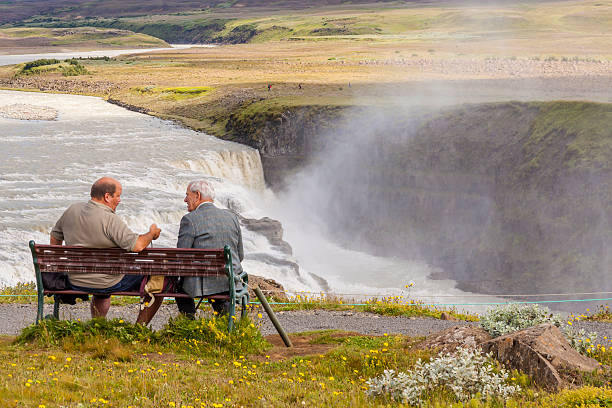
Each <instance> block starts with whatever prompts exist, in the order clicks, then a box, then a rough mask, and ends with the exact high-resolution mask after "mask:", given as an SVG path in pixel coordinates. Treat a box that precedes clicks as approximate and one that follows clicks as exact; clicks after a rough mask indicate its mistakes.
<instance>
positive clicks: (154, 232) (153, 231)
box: [149, 224, 161, 241]
mask: <svg viewBox="0 0 612 408" xmlns="http://www.w3.org/2000/svg"><path fill="white" fill-rule="evenodd" d="M160 233H161V229H160V228H157V225H156V224H151V226H150V227H149V234H152V240H153V241H155V240H156V239H157V238H159V234H160Z"/></svg>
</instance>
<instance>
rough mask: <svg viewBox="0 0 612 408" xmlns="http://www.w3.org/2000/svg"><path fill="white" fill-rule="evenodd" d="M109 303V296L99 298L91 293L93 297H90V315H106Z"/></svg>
mask: <svg viewBox="0 0 612 408" xmlns="http://www.w3.org/2000/svg"><path fill="white" fill-rule="evenodd" d="M110 304H111V300H110V296H109V297H103V298H99V297H97V296H96V295H93V299H91V317H106V314H107V313H108V309H109V308H110Z"/></svg>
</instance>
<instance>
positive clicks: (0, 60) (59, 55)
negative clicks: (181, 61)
mask: <svg viewBox="0 0 612 408" xmlns="http://www.w3.org/2000/svg"><path fill="white" fill-rule="evenodd" d="M193 47H215V45H212V44H197V45H194V44H171V47H170V48H133V49H126V50H116V49H108V50H96V51H69V52H46V53H40V54H6V55H2V54H0V65H13V64H21V63H22V62H28V61H34V60H37V59H48V58H53V59H59V60H63V59H70V58H95V57H111V58H112V57H116V56H118V55H124V54H140V53H144V52H153V51H166V50H174V49H184V48H193Z"/></svg>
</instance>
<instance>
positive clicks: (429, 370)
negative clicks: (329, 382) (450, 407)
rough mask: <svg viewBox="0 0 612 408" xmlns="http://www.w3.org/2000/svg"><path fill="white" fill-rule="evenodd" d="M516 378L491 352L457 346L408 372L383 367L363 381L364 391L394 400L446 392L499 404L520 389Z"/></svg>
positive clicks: (416, 400) (421, 400) (420, 400)
mask: <svg viewBox="0 0 612 408" xmlns="http://www.w3.org/2000/svg"><path fill="white" fill-rule="evenodd" d="M512 381H514V382H516V378H514V377H513V378H512V380H511V379H510V376H509V373H508V372H507V371H506V370H505V369H503V368H502V367H501V366H500V364H499V363H497V362H496V361H495V360H493V359H492V357H491V356H484V355H482V354H481V353H480V352H479V351H477V350H471V349H458V350H457V351H456V352H453V353H444V354H441V355H439V356H437V357H435V358H432V359H431V360H430V361H429V362H427V363H424V362H422V361H421V360H419V361H417V363H416V364H415V366H414V368H413V369H412V370H411V371H410V373H408V374H406V373H403V372H401V373H398V374H395V371H394V370H385V371H384V373H383V375H381V376H379V377H376V378H373V379H371V380H369V381H368V382H367V384H368V387H369V388H368V391H367V393H368V395H371V396H389V397H391V399H393V400H394V401H401V402H404V403H408V404H410V405H416V406H422V405H424V404H426V403H427V401H428V400H431V398H432V397H434V396H435V395H440V394H442V395H444V394H447V395H450V396H452V397H454V398H455V399H457V400H459V401H462V402H464V403H469V402H470V401H474V400H476V402H477V401H478V400H484V401H487V400H488V401H489V402H493V401H494V402H497V403H499V404H501V405H503V402H504V401H506V400H507V399H508V398H509V397H511V396H514V395H516V394H518V393H520V391H521V387H520V386H519V385H518V384H516V383H515V384H512Z"/></svg>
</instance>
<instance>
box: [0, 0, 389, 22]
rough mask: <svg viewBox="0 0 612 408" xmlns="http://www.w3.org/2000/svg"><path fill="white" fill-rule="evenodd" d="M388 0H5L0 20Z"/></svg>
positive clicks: (308, 6) (97, 16)
mask: <svg viewBox="0 0 612 408" xmlns="http://www.w3.org/2000/svg"><path fill="white" fill-rule="evenodd" d="M388 1H389V0H378V1H376V0H352V1H349V2H347V1H344V0H308V1H303V0H280V1H267V0H173V1H166V0H141V1H138V0H130V1H123V0H93V1H90V0H5V1H2V2H0V24H5V23H16V22H20V21H24V20H39V21H43V20H45V18H47V19H49V18H56V19H70V18H115V17H134V16H146V15H160V14H169V13H170V14H171V13H182V12H191V11H202V10H207V9H228V8H260V7H266V8H270V7H272V8H277V9H278V8H285V9H296V10H300V9H306V8H316V7H321V6H333V5H344V4H364V3H378V2H388Z"/></svg>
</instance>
